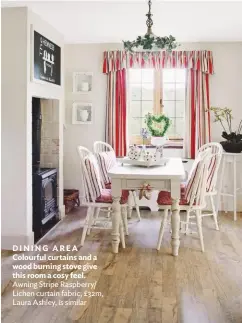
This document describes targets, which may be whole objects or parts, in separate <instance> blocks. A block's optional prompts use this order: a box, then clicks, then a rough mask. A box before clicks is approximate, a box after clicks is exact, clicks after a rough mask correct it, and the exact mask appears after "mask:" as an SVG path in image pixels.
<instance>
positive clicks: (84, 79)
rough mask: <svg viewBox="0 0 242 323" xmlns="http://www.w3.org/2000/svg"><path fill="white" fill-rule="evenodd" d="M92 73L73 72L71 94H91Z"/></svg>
mask: <svg viewBox="0 0 242 323" xmlns="http://www.w3.org/2000/svg"><path fill="white" fill-rule="evenodd" d="M92 79H93V73H92V72H73V74H72V83H73V85H72V86H73V88H72V92H73V93H81V94H88V93H91V92H92Z"/></svg>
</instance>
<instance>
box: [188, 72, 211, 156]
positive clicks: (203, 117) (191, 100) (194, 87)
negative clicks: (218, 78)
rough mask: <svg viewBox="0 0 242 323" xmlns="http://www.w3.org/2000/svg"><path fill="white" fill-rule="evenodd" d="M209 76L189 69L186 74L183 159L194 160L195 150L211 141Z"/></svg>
mask: <svg viewBox="0 0 242 323" xmlns="http://www.w3.org/2000/svg"><path fill="white" fill-rule="evenodd" d="M209 107H210V102H209V74H206V73H203V72H202V71H200V70H193V69H189V70H188V73H187V89H186V111H185V136H184V157H186V158H193V159H194V158H195V156H196V152H197V150H198V149H199V148H200V147H201V146H202V145H204V144H206V143H208V142H210V141H211V131H210V111H209Z"/></svg>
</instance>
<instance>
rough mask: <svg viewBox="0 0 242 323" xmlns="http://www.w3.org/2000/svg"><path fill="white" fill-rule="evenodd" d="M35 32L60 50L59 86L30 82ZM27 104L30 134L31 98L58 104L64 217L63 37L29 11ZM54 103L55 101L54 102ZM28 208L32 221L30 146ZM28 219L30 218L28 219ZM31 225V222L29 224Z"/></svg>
mask: <svg viewBox="0 0 242 323" xmlns="http://www.w3.org/2000/svg"><path fill="white" fill-rule="evenodd" d="M33 28H34V30H36V31H37V32H39V33H40V34H41V35H44V36H45V37H46V38H48V39H49V40H51V41H53V42H54V43H55V44H57V45H58V46H59V47H60V48H61V71H62V74H61V86H58V85H54V84H51V83H44V84H40V83H36V82H32V78H31V72H32V66H31V62H32V59H31V57H32V56H31V54H32V49H33V38H32V30H33ZM27 47H28V51H27V53H28V57H27V61H28V62H29V64H28V89H27V91H28V102H27V110H28V113H27V116H28V127H29V129H28V130H29V131H30V132H31V127H32V124H31V123H32V120H31V109H32V103H31V98H32V97H33V96H36V97H40V98H47V99H57V100H58V103H59V125H60V126H59V169H58V175H59V180H58V185H59V194H58V196H59V201H58V202H59V208H60V212H61V217H63V216H64V207H63V126H62V125H63V120H64V93H65V92H64V86H65V84H64V83H65V73H64V56H65V55H64V37H63V36H62V35H61V34H60V33H59V32H58V31H57V30H55V29H54V28H53V27H52V26H51V25H49V24H48V23H47V22H46V21H44V20H43V19H41V18H40V17H39V16H38V15H37V14H35V13H34V12H32V11H29V14H28V42H27ZM54 102H55V103H56V101H54ZM28 148H29V149H28V155H27V160H28V172H27V174H28V196H27V198H28V206H29V212H30V213H31V219H32V175H31V174H32V147H31V144H28ZM29 218H30V217H29ZM31 225H32V222H31Z"/></svg>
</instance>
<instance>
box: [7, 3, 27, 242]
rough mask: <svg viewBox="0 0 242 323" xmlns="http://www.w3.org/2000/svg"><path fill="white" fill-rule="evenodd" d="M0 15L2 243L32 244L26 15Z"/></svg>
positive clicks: (18, 12)
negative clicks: (28, 197)
mask: <svg viewBox="0 0 242 323" xmlns="http://www.w3.org/2000/svg"><path fill="white" fill-rule="evenodd" d="M1 11H2V39H1V40H2V62H1V63H2V84H1V86H2V102H1V104H2V108H1V110H2V235H3V239H2V240H4V239H5V238H6V239H8V240H10V239H11V237H12V236H15V235H19V236H23V237H26V236H29V239H30V240H31V232H32V228H31V225H30V222H28V221H26V214H27V203H26V191H27V167H26V155H27V132H28V130H27V110H26V102H27V91H26V87H27V46H26V44H27V14H28V13H27V9H26V8H4V9H2V10H1ZM7 237H8V238H7ZM2 244H3V241H2ZM3 248H4V244H3Z"/></svg>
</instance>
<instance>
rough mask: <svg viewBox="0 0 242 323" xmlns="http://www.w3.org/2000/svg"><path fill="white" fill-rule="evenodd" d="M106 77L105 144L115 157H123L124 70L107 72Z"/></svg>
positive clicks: (124, 144)
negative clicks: (108, 145)
mask: <svg viewBox="0 0 242 323" xmlns="http://www.w3.org/2000/svg"><path fill="white" fill-rule="evenodd" d="M107 76H108V84H107V104H106V142H107V143H109V144H110V145H111V146H112V147H113V148H114V150H115V153H116V156H118V157H124V156H126V151H127V134H126V124H127V120H126V119H127V118H126V115H127V103H126V92H127V89H126V70H125V69H122V70H117V71H114V72H109V73H108V74H107Z"/></svg>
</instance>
